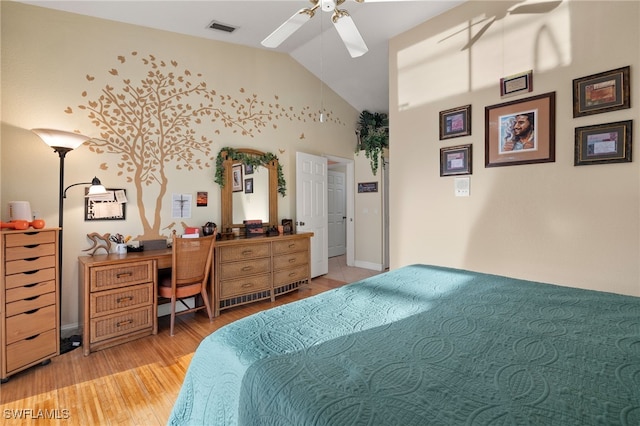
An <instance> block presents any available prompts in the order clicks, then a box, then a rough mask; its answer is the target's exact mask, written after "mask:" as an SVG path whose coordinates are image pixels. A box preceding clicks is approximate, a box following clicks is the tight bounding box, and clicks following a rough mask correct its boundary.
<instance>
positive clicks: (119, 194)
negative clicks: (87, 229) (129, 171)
mask: <svg viewBox="0 0 640 426" xmlns="http://www.w3.org/2000/svg"><path fill="white" fill-rule="evenodd" d="M84 193H85V198H84V220H85V221H94V220H126V219H127V191H126V189H123V188H107V192H106V193H105V194H100V195H92V196H89V188H88V187H87V188H85V191H84Z"/></svg>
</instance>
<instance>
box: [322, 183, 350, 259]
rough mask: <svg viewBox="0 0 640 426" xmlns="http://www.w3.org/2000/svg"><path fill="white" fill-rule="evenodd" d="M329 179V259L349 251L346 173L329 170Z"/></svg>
mask: <svg viewBox="0 0 640 426" xmlns="http://www.w3.org/2000/svg"><path fill="white" fill-rule="evenodd" d="M327 177H328V184H327V202H328V213H329V214H328V220H329V222H328V226H329V228H328V229H329V257H334V256H342V255H343V254H345V253H346V251H347V243H346V237H347V228H346V223H347V213H346V211H345V201H346V199H347V198H346V195H345V183H344V182H345V174H344V172H340V171H336V170H329V171H328V175H327Z"/></svg>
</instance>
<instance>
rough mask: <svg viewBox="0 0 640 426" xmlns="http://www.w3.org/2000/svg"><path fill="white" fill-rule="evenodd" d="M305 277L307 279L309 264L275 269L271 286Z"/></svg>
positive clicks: (278, 285)
mask: <svg viewBox="0 0 640 426" xmlns="http://www.w3.org/2000/svg"><path fill="white" fill-rule="evenodd" d="M306 279H309V265H302V266H297V267H295V268H291V269H284V270H281V271H276V272H275V273H274V274H273V286H274V287H280V286H283V285H285V284H291V283H295V282H297V281H302V280H306Z"/></svg>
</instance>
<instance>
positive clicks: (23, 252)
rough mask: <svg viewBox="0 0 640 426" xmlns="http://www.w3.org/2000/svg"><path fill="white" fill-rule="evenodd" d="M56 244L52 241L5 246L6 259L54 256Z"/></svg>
mask: <svg viewBox="0 0 640 426" xmlns="http://www.w3.org/2000/svg"><path fill="white" fill-rule="evenodd" d="M55 254H56V245H55V244H53V243H46V244H35V245H28V246H18V247H7V249H6V251H5V259H6V260H20V259H33V258H36V257H42V256H55Z"/></svg>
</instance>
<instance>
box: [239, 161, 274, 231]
mask: <svg viewBox="0 0 640 426" xmlns="http://www.w3.org/2000/svg"><path fill="white" fill-rule="evenodd" d="M233 179H234V182H233V186H234V192H233V196H232V199H233V213H232V215H233V216H232V217H233V223H242V222H243V221H244V220H245V219H248V220H255V219H258V220H262V221H263V222H265V223H267V222H269V170H267V169H265V168H264V167H251V166H247V165H245V164H240V167H234V173H233Z"/></svg>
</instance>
